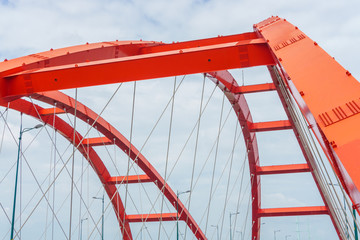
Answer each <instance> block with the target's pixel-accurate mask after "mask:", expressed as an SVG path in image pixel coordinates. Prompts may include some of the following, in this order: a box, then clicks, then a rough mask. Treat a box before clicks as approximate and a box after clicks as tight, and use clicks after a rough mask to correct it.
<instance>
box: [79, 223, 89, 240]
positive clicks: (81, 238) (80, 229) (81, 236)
mask: <svg viewBox="0 0 360 240" xmlns="http://www.w3.org/2000/svg"><path fill="white" fill-rule="evenodd" d="M85 220H88V218H83V219H81V220H80V240H82V223H83V221H85Z"/></svg>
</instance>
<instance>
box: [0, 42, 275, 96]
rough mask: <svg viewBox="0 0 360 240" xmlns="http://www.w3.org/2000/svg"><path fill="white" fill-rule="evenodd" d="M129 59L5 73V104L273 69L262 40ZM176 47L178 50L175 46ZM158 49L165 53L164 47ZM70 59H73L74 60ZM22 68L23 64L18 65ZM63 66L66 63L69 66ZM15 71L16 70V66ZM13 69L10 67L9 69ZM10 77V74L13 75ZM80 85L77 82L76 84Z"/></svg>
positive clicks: (1, 84)
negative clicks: (57, 93) (61, 92)
mask: <svg viewBox="0 0 360 240" xmlns="http://www.w3.org/2000/svg"><path fill="white" fill-rule="evenodd" d="M220 39H222V38H219V43H216V41H215V44H211V45H207V44H206V42H207V41H206V40H203V41H201V40H200V41H199V42H198V44H199V45H198V46H194V47H191V48H175V49H174V50H168V51H158V52H151V51H150V52H149V53H145V54H135V55H132V56H127V57H119V58H109V59H105V60H96V61H90V60H89V61H85V62H79V63H75V64H63V65H61V64H59V65H55V66H49V67H37V68H36V67H34V66H33V68H31V69H27V68H26V64H25V66H21V65H20V66H17V67H18V68H19V69H25V70H24V71H21V72H15V73H13V72H12V71H10V72H9V71H6V67H2V66H1V64H3V63H0V69H2V68H4V71H2V72H1V71H0V90H1V91H0V98H5V97H9V96H21V95H28V94H32V93H36V92H43V91H51V90H58V89H67V88H77V87H85V86H94V85H101V84H109V83H116V82H126V81H135V80H144V79H151V78H160V77H168V76H175V75H185V74H194V73H203V72H211V71H218V70H225V69H234V68H244V67H252V66H259V65H269V64H274V60H273V58H272V56H271V54H270V52H269V49H268V47H267V44H266V42H265V41H264V40H263V39H262V38H254V39H245V40H240V41H233V39H229V40H230V42H223V41H220ZM174 46H176V44H174ZM159 48H161V47H160V46H159ZM71 57H72V56H71V54H69V58H71ZM17 62H19V61H17ZM64 62H67V61H65V60H64ZM12 67H13V68H14V69H16V67H15V66H12ZM8 68H9V67H8ZM9 73H10V74H9ZM74 79H76V81H74Z"/></svg>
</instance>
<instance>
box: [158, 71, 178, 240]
mask: <svg viewBox="0 0 360 240" xmlns="http://www.w3.org/2000/svg"><path fill="white" fill-rule="evenodd" d="M175 89H176V76H175V77H174V87H173V93H172V101H171V109H170V123H169V134H168V141H167V149H166V158H165V174H164V185H166V177H167V171H168V163H169V151H170V142H171V129H172V121H173V115H174V102H175ZM164 190H165V188H164V189H163V191H162V200H161V208H160V224H159V231H158V240H160V235H161V232H160V229H161V226H162V213H163V207H164V198H165V194H164Z"/></svg>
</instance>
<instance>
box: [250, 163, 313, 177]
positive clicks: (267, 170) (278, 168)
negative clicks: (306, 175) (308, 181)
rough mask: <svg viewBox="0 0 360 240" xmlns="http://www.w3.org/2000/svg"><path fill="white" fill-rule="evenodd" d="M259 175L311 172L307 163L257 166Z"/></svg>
mask: <svg viewBox="0 0 360 240" xmlns="http://www.w3.org/2000/svg"><path fill="white" fill-rule="evenodd" d="M256 171H257V173H258V174H259V175H269V174H284V173H301V172H310V167H309V165H308V164H307V163H303V164H289V165H275V166H263V167H257V168H256Z"/></svg>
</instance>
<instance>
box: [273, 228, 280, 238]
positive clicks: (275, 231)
mask: <svg viewBox="0 0 360 240" xmlns="http://www.w3.org/2000/svg"><path fill="white" fill-rule="evenodd" d="M277 232H280V230H274V240H276V233H277Z"/></svg>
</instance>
